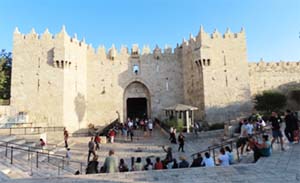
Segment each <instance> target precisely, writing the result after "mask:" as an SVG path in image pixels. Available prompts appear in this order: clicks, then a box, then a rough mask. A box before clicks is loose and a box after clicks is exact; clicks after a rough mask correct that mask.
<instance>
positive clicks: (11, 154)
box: [10, 146, 14, 164]
mask: <svg viewBox="0 0 300 183" xmlns="http://www.w3.org/2000/svg"><path fill="white" fill-rule="evenodd" d="M13 154H14V147H13V146H11V150H10V164H13Z"/></svg>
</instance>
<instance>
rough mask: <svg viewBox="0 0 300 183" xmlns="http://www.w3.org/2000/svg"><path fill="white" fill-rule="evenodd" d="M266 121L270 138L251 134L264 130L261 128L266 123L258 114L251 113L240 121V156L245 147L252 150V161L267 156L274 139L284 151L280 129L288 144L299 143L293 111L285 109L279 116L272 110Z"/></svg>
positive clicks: (296, 121) (269, 153) (238, 145)
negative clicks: (270, 133)
mask: <svg viewBox="0 0 300 183" xmlns="http://www.w3.org/2000/svg"><path fill="white" fill-rule="evenodd" d="M267 121H269V124H270V126H271V129H272V137H273V138H272V140H270V138H269V135H266V134H263V135H262V140H259V139H258V138H255V137H254V136H253V134H254V130H256V131H258V132H264V131H263V129H264V127H265V126H266V125H267V123H266V122H265V121H264V120H263V118H262V117H261V116H260V115H258V114H253V115H252V116H250V117H249V118H247V119H244V120H243V121H241V123H240V137H239V139H238V141H237V147H238V148H239V150H240V154H241V155H242V156H243V154H244V149H245V147H246V151H251V150H252V151H253V152H254V153H253V155H254V162H256V161H257V160H258V159H259V158H260V157H268V156H270V155H271V153H272V147H273V144H274V142H275V141H277V142H278V143H280V147H281V150H282V151H285V148H284V141H283V133H282V131H284V134H285V137H286V138H287V140H288V141H289V143H290V144H295V143H299V125H298V123H299V121H298V117H297V115H296V114H295V113H293V112H291V111H290V110H286V111H285V113H284V117H281V116H280V115H278V113H276V112H272V113H271V116H270V118H269V119H267ZM283 123H284V124H285V129H284V130H282V129H281V128H282V126H283Z"/></svg>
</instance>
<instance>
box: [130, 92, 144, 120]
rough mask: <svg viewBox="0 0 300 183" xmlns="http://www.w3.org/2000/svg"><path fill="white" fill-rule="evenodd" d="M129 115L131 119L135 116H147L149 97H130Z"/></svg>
mask: <svg viewBox="0 0 300 183" xmlns="http://www.w3.org/2000/svg"><path fill="white" fill-rule="evenodd" d="M126 107H127V117H129V118H131V119H135V118H139V119H142V118H147V117H148V113H147V111H148V109H147V99H146V98H144V97H141V98H128V99H127V101H126Z"/></svg>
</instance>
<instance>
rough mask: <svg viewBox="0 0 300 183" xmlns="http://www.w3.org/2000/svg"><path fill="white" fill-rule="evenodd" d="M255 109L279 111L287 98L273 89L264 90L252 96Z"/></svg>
mask: <svg viewBox="0 0 300 183" xmlns="http://www.w3.org/2000/svg"><path fill="white" fill-rule="evenodd" d="M254 103H255V106H254V107H255V109H256V110H258V111H263V112H268V113H269V112H272V111H279V110H280V109H282V108H284V107H285V106H286V103H287V98H286V96H285V95H284V94H282V93H279V92H275V91H264V92H263V93H262V94H257V95H256V96H255V98H254Z"/></svg>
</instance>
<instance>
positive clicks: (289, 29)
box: [0, 0, 300, 61]
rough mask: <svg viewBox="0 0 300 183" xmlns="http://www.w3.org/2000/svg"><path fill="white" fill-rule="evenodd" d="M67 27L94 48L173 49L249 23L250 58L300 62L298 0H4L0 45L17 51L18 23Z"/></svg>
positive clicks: (23, 29) (41, 28) (54, 28)
mask: <svg viewBox="0 0 300 183" xmlns="http://www.w3.org/2000/svg"><path fill="white" fill-rule="evenodd" d="M62 25H65V26H66V29H67V32H68V33H69V34H70V35H71V36H72V35H74V33H76V34H77V36H78V38H79V39H81V38H83V37H85V39H86V42H87V43H91V44H92V45H93V46H94V47H98V46H99V45H104V46H105V47H106V48H109V47H111V45H112V44H113V43H114V44H115V45H116V47H117V48H120V46H121V45H127V46H128V47H129V48H131V45H132V44H133V43H138V44H139V46H140V47H142V46H143V45H144V44H149V45H150V47H151V49H153V48H154V47H155V45H156V44H158V45H159V46H160V47H164V46H165V45H166V44H167V45H171V46H172V47H173V48H174V47H175V46H176V44H177V43H181V42H182V39H183V38H184V37H185V38H188V37H189V34H190V33H192V34H193V35H196V34H197V33H198V31H199V27H200V25H203V26H204V29H205V31H207V32H213V31H214V29H215V28H217V29H218V30H219V32H222V33H224V32H225V30H226V28H227V27H229V28H230V29H231V30H232V32H238V31H240V29H241V27H244V28H245V30H246V35H247V46H248V60H249V61H259V60H260V58H264V60H266V61H278V60H286V61H299V60H300V38H299V36H300V1H299V0H119V1H117V0H52V1H50V0H2V1H1V4H0V48H5V49H7V50H9V51H11V50H12V34H13V30H14V28H15V27H19V30H20V31H21V32H22V33H28V32H30V30H31V29H32V28H33V27H34V28H35V30H36V32H37V33H43V32H44V30H45V29H46V28H49V30H50V32H51V33H53V34H56V33H58V32H59V31H60V29H61V27H62Z"/></svg>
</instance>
